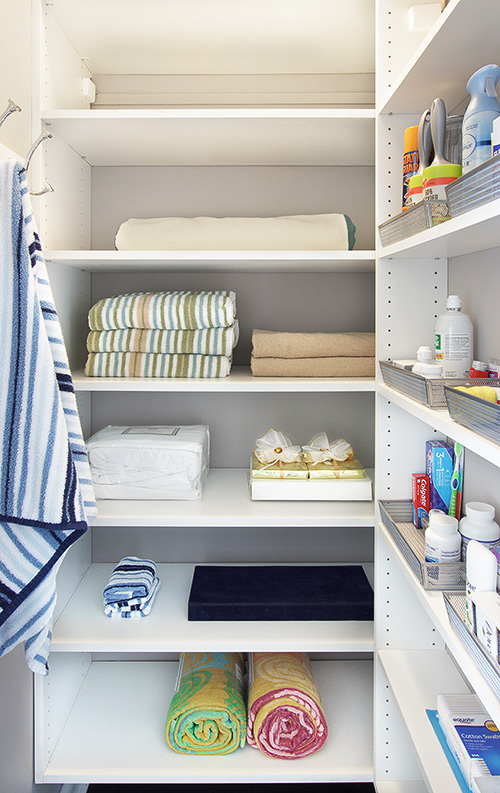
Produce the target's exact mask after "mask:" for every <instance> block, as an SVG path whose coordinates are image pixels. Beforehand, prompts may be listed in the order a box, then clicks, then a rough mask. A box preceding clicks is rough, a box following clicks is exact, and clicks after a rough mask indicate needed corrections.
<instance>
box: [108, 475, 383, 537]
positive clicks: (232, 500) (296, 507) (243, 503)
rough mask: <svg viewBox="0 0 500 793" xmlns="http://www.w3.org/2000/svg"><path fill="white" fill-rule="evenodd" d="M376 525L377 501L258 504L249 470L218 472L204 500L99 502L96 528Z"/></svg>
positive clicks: (209, 482)
mask: <svg viewBox="0 0 500 793" xmlns="http://www.w3.org/2000/svg"><path fill="white" fill-rule="evenodd" d="M367 473H368V475H369V476H370V477H371V478H372V479H373V471H371V470H368V471H367ZM374 522H375V517H374V505H373V501H252V500H251V499H250V495H249V472H248V470H247V469H244V468H212V469H210V471H209V474H208V477H207V480H206V483H205V488H204V491H203V498H202V500H201V501H146V500H145V501H133V500H131V501H114V500H111V499H110V500H99V501H98V514H97V519H96V520H95V522H94V524H93V525H94V526H141V527H148V526H149V527H151V526H165V527H167V526H174V527H177V526H186V527H188V526H206V527H210V526H215V527H220V526H228V527H235V528H236V529H237V528H242V527H256V526H264V527H267V526H273V527H275V528H277V527H292V526H295V527H304V528H308V527H310V526H318V527H319V526H327V527H328V526H331V527H332V528H334V527H336V526H360V527H362V526H364V527H367V528H373V526H374Z"/></svg>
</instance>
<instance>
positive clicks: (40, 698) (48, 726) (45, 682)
mask: <svg viewBox="0 0 500 793" xmlns="http://www.w3.org/2000/svg"><path fill="white" fill-rule="evenodd" d="M90 661H91V658H90V655H89V654H88V653H63V654H57V653H52V654H51V655H50V656H49V670H50V671H49V674H48V675H46V676H40V675H37V676H36V677H35V781H36V782H43V781H44V773H45V769H46V767H47V764H48V763H49V761H50V758H51V756H52V753H53V751H54V750H55V748H56V746H57V742H58V740H59V738H60V736H61V732H62V730H63V728H64V725H65V723H66V721H67V719H68V716H69V714H70V713H71V709H72V707H73V703H74V702H75V700H76V698H77V697H78V693H79V691H80V689H81V687H82V685H83V682H84V680H85V677H86V675H87V672H88V670H89V668H90Z"/></svg>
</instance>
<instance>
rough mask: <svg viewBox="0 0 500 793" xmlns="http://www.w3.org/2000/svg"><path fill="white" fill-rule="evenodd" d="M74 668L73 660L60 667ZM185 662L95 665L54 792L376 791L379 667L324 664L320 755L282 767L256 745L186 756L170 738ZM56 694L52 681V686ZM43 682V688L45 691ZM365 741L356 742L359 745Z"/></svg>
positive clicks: (54, 758) (56, 767)
mask: <svg viewBox="0 0 500 793" xmlns="http://www.w3.org/2000/svg"><path fill="white" fill-rule="evenodd" d="M58 665H60V666H61V668H62V667H63V665H64V657H61V656H60V657H59V658H57V659H54V661H53V668H54V669H53V671H54V674H57V673H58V669H57V666H58ZM177 666H178V665H177V663H175V662H160V661H152V662H149V661H147V662H146V661H142V662H134V661H129V662H127V661H125V662H116V661H115V662H106V661H94V662H93V663H92V664H91V666H90V669H89V672H88V673H87V675H86V678H85V680H84V682H83V685H82V687H81V691H80V693H79V696H78V697H77V699H76V701H75V704H74V706H73V708H72V710H71V712H70V714H69V717H68V719H67V720H66V723H65V724H64V727H63V730H62V734H61V735H60V737H59V738H58V740H57V745H56V746H55V749H54V751H53V752H52V754H51V756H50V759H49V761H48V763H47V765H46V768H45V769H44V773H43V779H37V781H40V782H41V781H43V782H45V783H50V782H52V783H58V782H59V783H61V782H66V783H68V782H73V783H78V782H87V783H106V782H108V783H109V782H113V783H115V784H116V783H117V782H120V783H134V782H135V783H150V784H153V783H168V782H183V783H200V782H201V783H204V782H206V781H207V779H208V780H210V782H211V783H230V782H232V783H234V782H236V783H243V782H249V781H252V782H276V783H278V782H288V783H296V782H332V781H342V782H354V781H356V782H370V781H371V780H372V779H373V761H372V740H373V738H372V723H371V722H372V706H371V699H372V663H371V661H354V662H353V661H332V662H328V661H317V662H313V673H314V678H315V681H316V684H317V686H318V689H319V692H320V695H321V699H322V704H323V707H324V710H325V713H326V718H327V722H328V723H329V725H330V731H331V732H330V735H329V737H328V739H327V742H326V743H325V745H324V746H323V748H322V749H321V750H320V751H319V752H318V753H317V754H315V755H311V756H309V757H305V758H303V759H301V760H300V761H296V762H291V761H289V760H278V759H276V758H270V757H267V756H265V755H264V754H262V753H261V752H259V751H258V750H256V749H253V748H252V747H250V746H248V745H247V746H245V747H244V748H243V749H237V750H236V751H235V752H232V753H231V754H227V755H222V756H220V755H219V756H217V755H209V756H203V755H184V754H179V753H176V752H174V751H172V750H171V749H170V748H169V747H168V744H167V743H166V739H165V719H166V714H167V710H168V705H169V702H170V698H171V696H172V693H173V690H174V684H175V678H176V673H177ZM47 684H48V685H50V681H47ZM42 685H43V683H39V688H41V687H42ZM353 736H355V740H353Z"/></svg>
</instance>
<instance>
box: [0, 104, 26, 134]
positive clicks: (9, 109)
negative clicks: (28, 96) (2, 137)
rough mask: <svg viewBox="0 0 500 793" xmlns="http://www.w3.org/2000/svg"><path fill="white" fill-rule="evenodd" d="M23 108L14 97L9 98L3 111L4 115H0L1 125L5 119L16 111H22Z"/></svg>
mask: <svg viewBox="0 0 500 793" xmlns="http://www.w3.org/2000/svg"><path fill="white" fill-rule="evenodd" d="M21 110H22V108H20V107H19V105H16V103H15V102H13V101H12V99H9V103H8V105H7V107H6V108H5V110H4V111H3V113H2V115H1V116H0V127H1V126H2V124H3V122H4V121H5V119H6V118H8V117H9V116H10V114H11V113H16V112H19V113H20V112H21Z"/></svg>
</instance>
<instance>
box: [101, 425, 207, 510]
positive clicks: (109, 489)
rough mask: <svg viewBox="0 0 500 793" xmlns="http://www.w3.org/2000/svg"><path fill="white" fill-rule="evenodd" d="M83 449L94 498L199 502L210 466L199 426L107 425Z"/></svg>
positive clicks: (202, 427)
mask: <svg viewBox="0 0 500 793" xmlns="http://www.w3.org/2000/svg"><path fill="white" fill-rule="evenodd" d="M86 446H87V452H88V456H89V463H90V471H91V474H92V483H93V485H94V491H95V495H96V498H101V499H110V498H113V499H149V500H171V501H200V500H201V498H202V495H203V486H204V482H205V479H206V476H207V473H208V469H209V465H210V433H209V428H208V427H207V426H205V425H203V424H193V425H186V426H181V425H163V426H162V425H159V426H158V425H155V426H144V427H141V426H130V427H125V426H112V425H109V426H107V427H104V429H102V430H99V432H96V433H95V434H94V435H92V437H91V438H89V440H88V441H87V444H86Z"/></svg>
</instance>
